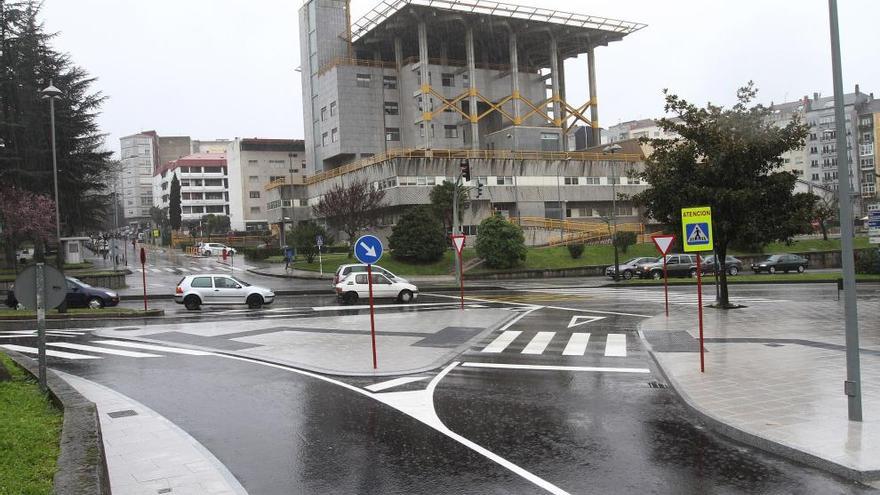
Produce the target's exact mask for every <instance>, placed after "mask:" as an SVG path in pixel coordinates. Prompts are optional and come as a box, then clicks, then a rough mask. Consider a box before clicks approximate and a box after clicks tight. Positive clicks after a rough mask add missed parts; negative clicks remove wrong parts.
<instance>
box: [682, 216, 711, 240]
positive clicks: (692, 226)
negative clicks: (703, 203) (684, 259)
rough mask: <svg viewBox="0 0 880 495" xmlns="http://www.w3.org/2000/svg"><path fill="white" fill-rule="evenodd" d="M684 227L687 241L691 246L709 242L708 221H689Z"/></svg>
mask: <svg viewBox="0 0 880 495" xmlns="http://www.w3.org/2000/svg"><path fill="white" fill-rule="evenodd" d="M685 227H686V229H685V235H686V236H687V243H688V244H690V245H692V246H701V245H706V244H709V234H708V232H709V224H708V223H703V222H701V223H689V224H687V225H686V226H685Z"/></svg>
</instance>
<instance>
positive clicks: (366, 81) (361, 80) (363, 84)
mask: <svg viewBox="0 0 880 495" xmlns="http://www.w3.org/2000/svg"><path fill="white" fill-rule="evenodd" d="M355 77H356V80H357V87H359V88H369V87H370V75H369V74H357V75H356V76H355Z"/></svg>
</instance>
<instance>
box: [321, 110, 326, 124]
mask: <svg viewBox="0 0 880 495" xmlns="http://www.w3.org/2000/svg"><path fill="white" fill-rule="evenodd" d="M325 120H327V107H321V122H324V121H325Z"/></svg>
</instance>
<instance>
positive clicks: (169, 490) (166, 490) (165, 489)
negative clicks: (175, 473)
mask: <svg viewBox="0 0 880 495" xmlns="http://www.w3.org/2000/svg"><path fill="white" fill-rule="evenodd" d="M156 493H171V488H162V489H160V490H159V491H158V492H156Z"/></svg>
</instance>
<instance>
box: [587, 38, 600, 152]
mask: <svg viewBox="0 0 880 495" xmlns="http://www.w3.org/2000/svg"><path fill="white" fill-rule="evenodd" d="M587 79H588V80H589V84H590V121H591V122H592V134H593V142H592V144H591V146H598V145H599V143H601V142H602V140H601V139H600V138H601V136H600V135H599V133H600V132H601V131H600V130H599V107H598V103H597V102H596V55H595V54H594V53H593V46H590V47H589V48H588V49H587Z"/></svg>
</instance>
